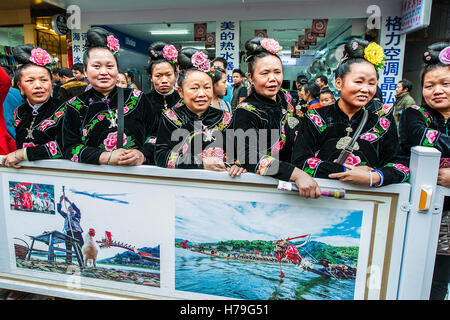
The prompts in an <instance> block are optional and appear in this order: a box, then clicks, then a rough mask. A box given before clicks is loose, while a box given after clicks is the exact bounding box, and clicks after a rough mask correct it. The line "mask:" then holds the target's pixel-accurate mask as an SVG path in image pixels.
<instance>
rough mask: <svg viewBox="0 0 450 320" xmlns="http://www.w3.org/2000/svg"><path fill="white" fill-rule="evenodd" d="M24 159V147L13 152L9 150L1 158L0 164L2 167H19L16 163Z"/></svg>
mask: <svg viewBox="0 0 450 320" xmlns="http://www.w3.org/2000/svg"><path fill="white" fill-rule="evenodd" d="M24 160H25V156H24V149H19V150H16V151H14V152H11V153H10V154H8V155H7V156H5V157H3V159H2V166H4V167H13V168H15V169H18V168H20V166H19V165H18V163H20V162H21V161H24Z"/></svg>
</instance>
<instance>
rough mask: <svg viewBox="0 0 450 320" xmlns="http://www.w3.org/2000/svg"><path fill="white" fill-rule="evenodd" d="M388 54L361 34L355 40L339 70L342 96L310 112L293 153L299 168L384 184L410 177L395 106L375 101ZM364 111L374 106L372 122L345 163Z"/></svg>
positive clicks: (325, 175)
mask: <svg viewBox="0 0 450 320" xmlns="http://www.w3.org/2000/svg"><path fill="white" fill-rule="evenodd" d="M366 48H367V49H366ZM375 53H376V54H375ZM383 57H384V55H383V51H382V48H381V47H379V46H378V45H377V44H375V43H371V44H370V45H369V43H368V42H367V41H364V40H361V39H357V38H354V39H350V40H349V42H348V43H347V44H346V46H345V55H344V59H343V61H342V62H341V63H340V65H339V66H338V68H337V70H336V75H335V79H336V80H335V81H336V88H337V89H338V90H340V99H339V100H338V101H336V103H335V104H333V105H331V106H327V107H322V108H320V109H314V110H310V111H308V112H307V113H306V115H305V117H304V118H305V121H304V128H303V130H302V132H301V136H300V135H299V137H298V138H297V140H296V143H295V146H294V152H293V158H292V160H293V163H294V164H295V165H296V166H297V167H298V168H302V169H303V170H305V171H306V172H308V173H309V174H310V175H311V176H313V177H317V178H335V179H339V180H340V181H345V182H350V183H354V184H359V185H370V186H382V185H387V184H390V183H399V182H403V181H406V180H407V179H408V177H409V169H408V167H407V166H405V163H404V162H401V161H400V158H399V156H398V151H399V150H398V149H399V144H398V136H397V128H396V124H395V121H394V120H393V116H392V108H390V107H388V106H386V105H382V103H381V102H378V101H374V100H372V98H373V96H374V95H375V92H376V88H377V71H376V67H374V65H375V66H380V65H382V62H383ZM371 100H372V101H371ZM364 110H367V111H368V118H367V122H366V123H365V125H364V127H363V128H362V131H361V134H360V136H359V138H358V139H357V140H356V143H355V144H354V148H353V151H352V152H351V153H350V154H349V155H348V156H347V158H346V159H345V160H344V161H345V162H344V164H338V163H336V160H337V159H338V158H339V155H340V154H341V152H342V150H343V149H344V148H345V147H346V146H347V145H349V143H350V141H351V139H352V137H353V135H354V134H355V132H356V131H357V128H358V126H359V124H360V123H361V121H362V118H363V113H364Z"/></svg>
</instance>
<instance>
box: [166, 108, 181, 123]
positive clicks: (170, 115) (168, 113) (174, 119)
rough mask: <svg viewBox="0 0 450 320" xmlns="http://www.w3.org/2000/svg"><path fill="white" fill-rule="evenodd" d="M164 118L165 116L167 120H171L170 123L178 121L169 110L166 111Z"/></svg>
mask: <svg viewBox="0 0 450 320" xmlns="http://www.w3.org/2000/svg"><path fill="white" fill-rule="evenodd" d="M166 116H167V118H169V119H170V120H172V121H177V120H178V117H177V115H176V114H175V112H173V111H172V110H170V109H168V110H167V111H166Z"/></svg>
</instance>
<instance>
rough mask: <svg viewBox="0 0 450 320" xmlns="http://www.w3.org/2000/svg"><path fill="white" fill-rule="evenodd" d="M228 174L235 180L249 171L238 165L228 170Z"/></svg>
mask: <svg viewBox="0 0 450 320" xmlns="http://www.w3.org/2000/svg"><path fill="white" fill-rule="evenodd" d="M227 171H228V174H229V175H230V177H232V178H234V177H239V176H240V175H241V174H242V173H246V172H247V170H245V169H244V168H242V167H239V166H237V165H235V164H234V165H232V166H231V167H230V168H227Z"/></svg>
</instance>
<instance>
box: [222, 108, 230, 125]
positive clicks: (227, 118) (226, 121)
mask: <svg viewBox="0 0 450 320" xmlns="http://www.w3.org/2000/svg"><path fill="white" fill-rule="evenodd" d="M230 122H231V113H230V112H227V111H225V113H224V115H223V120H222V123H223V124H224V125H227V124H229V123H230Z"/></svg>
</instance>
